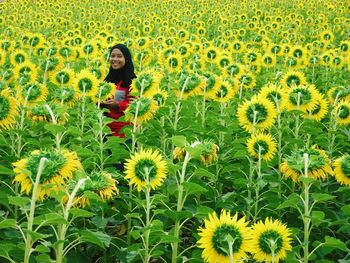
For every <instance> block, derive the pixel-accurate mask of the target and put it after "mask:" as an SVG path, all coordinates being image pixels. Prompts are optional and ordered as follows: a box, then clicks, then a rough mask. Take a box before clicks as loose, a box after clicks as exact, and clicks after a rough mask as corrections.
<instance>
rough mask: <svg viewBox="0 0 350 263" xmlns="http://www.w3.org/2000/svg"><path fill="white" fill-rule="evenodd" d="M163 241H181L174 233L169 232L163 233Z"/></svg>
mask: <svg viewBox="0 0 350 263" xmlns="http://www.w3.org/2000/svg"><path fill="white" fill-rule="evenodd" d="M160 240H161V242H162V243H174V242H180V239H179V238H176V237H174V236H173V235H167V234H163V235H162V236H161V239H160Z"/></svg>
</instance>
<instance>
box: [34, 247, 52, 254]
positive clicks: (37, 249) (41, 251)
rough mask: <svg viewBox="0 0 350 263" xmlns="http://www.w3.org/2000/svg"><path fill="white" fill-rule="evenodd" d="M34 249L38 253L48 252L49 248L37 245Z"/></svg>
mask: <svg viewBox="0 0 350 263" xmlns="http://www.w3.org/2000/svg"><path fill="white" fill-rule="evenodd" d="M34 251H37V252H40V253H49V252H50V249H49V248H48V247H46V246H44V245H37V246H36V247H35V249H34Z"/></svg>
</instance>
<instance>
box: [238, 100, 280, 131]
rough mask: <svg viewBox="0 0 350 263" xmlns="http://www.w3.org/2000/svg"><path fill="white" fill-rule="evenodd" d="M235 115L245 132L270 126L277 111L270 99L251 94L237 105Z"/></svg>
mask: <svg viewBox="0 0 350 263" xmlns="http://www.w3.org/2000/svg"><path fill="white" fill-rule="evenodd" d="M237 117H238V121H239V124H240V125H241V127H243V128H244V129H245V130H246V131H247V132H255V131H257V130H265V129H268V128H270V127H271V126H272V125H273V124H274V123H275V119H276V117H277V111H276V109H275V107H274V105H273V103H272V102H271V101H270V100H268V99H266V98H263V97H261V96H253V98H252V99H251V100H246V101H245V102H243V103H242V104H241V105H239V106H238V110H237Z"/></svg>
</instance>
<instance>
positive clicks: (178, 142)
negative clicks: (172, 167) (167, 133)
mask: <svg viewBox="0 0 350 263" xmlns="http://www.w3.org/2000/svg"><path fill="white" fill-rule="evenodd" d="M171 141H172V142H173V144H174V145H175V146H177V147H180V148H182V147H185V146H186V145H188V143H187V140H186V137H185V136H183V135H178V136H173V137H171Z"/></svg>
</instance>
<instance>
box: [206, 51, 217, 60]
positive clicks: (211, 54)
mask: <svg viewBox="0 0 350 263" xmlns="http://www.w3.org/2000/svg"><path fill="white" fill-rule="evenodd" d="M207 57H208V58H209V59H214V58H216V51H215V50H209V51H208V52H207Z"/></svg>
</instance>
